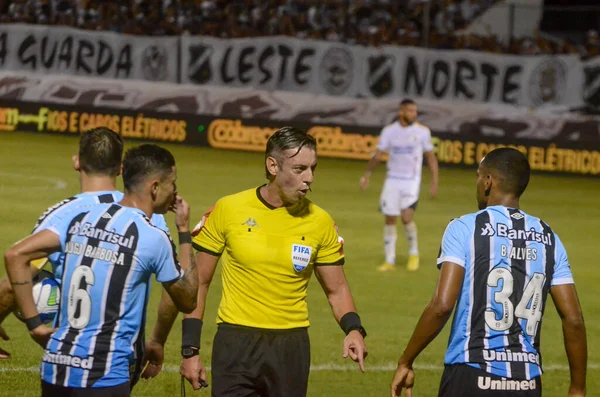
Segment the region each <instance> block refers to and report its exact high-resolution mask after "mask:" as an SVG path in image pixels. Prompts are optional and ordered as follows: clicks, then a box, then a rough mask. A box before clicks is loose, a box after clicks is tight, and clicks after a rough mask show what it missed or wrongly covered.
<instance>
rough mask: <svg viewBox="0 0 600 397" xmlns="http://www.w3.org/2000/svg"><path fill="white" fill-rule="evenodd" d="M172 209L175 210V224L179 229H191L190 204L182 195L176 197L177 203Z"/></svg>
mask: <svg viewBox="0 0 600 397" xmlns="http://www.w3.org/2000/svg"><path fill="white" fill-rule="evenodd" d="M172 211H173V212H175V225H176V226H177V229H178V230H180V231H181V229H185V230H186V231H188V230H189V229H190V205H189V204H188V203H187V201H185V200H184V199H183V198H182V197H181V196H176V197H175V203H174V204H173V206H172Z"/></svg>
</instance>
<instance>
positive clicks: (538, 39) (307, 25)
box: [0, 0, 600, 57]
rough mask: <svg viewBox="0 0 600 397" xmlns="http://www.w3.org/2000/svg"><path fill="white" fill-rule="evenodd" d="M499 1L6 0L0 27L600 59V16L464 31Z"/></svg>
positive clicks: (1, 8) (0, 3)
mask: <svg viewBox="0 0 600 397" xmlns="http://www.w3.org/2000/svg"><path fill="white" fill-rule="evenodd" d="M495 3H496V1H495V0H431V1H427V0H122V1H120V2H117V1H109V0H0V22H2V23H10V22H13V23H18V22H19V23H31V24H43V25H51V24H56V25H64V26H71V27H77V28H81V29H88V30H107V31H113V32H118V33H127V34H136V35H152V36H162V35H179V34H190V35H206V36H215V37H220V38H244V37H256V36H269V35H285V36H290V37H297V38H299V39H315V40H327V41H336V42H343V43H348V44H359V45H366V46H381V45H386V44H391V45H405V46H424V45H426V46H428V47H430V48H436V49H469V50H479V51H487V52H493V53H511V54H523V55H538V54H579V55H581V56H583V57H591V56H596V55H600V39H599V37H598V28H599V26H598V25H597V24H598V23H600V17H598V18H596V19H595V21H596V25H594V26H593V28H592V29H590V30H589V31H588V32H587V34H586V35H585V36H583V37H581V36H580V37H579V39H578V40H573V38H572V37H561V36H560V35H558V36H556V35H549V34H542V33H539V32H538V33H536V34H535V35H534V37H521V38H518V39H513V40H504V41H502V40H500V39H499V38H498V37H496V36H495V35H493V34H491V33H490V34H488V35H475V34H463V33H461V29H463V28H465V27H467V26H468V25H469V24H470V23H471V22H472V21H473V20H475V19H476V18H477V17H478V16H480V15H481V14H482V13H484V12H485V11H486V10H487V9H488V8H489V7H491V6H493V5H494V4H495ZM599 8H600V7H599ZM595 12H596V13H598V10H596V11H595ZM592 25H593V22H592ZM575 41H578V42H577V43H576V44H577V45H575V44H574V43H573V42H575Z"/></svg>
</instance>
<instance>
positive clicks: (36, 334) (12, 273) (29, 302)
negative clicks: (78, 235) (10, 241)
mask: <svg viewBox="0 0 600 397" xmlns="http://www.w3.org/2000/svg"><path fill="white" fill-rule="evenodd" d="M59 249H60V238H59V236H58V235H57V234H55V233H53V232H51V231H49V230H44V231H42V232H39V233H36V234H34V235H32V236H29V237H27V238H26V239H24V240H22V241H20V242H18V243H17V244H15V245H14V246H13V247H11V248H10V249H9V250H8V251H6V252H5V253H4V263H5V266H6V273H7V275H8V279H9V280H10V285H11V287H12V289H13V291H14V295H15V299H16V302H17V305H18V306H19V308H20V309H21V313H22V315H23V318H24V319H25V324H26V325H27V328H28V329H29V334H30V335H31V337H32V338H33V339H34V340H35V341H36V342H37V343H39V344H40V346H42V347H45V346H46V343H47V342H48V339H49V338H50V335H51V334H52V332H53V330H52V329H51V328H49V327H46V326H44V325H43V324H42V321H41V320H40V318H39V313H38V311H37V308H36V306H35V302H34V300H33V290H32V288H33V282H32V275H31V268H30V266H29V262H30V261H32V260H34V259H39V258H44V257H46V256H48V255H49V254H51V253H53V252H56V251H58V250H59Z"/></svg>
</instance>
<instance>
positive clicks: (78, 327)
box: [41, 204, 183, 388]
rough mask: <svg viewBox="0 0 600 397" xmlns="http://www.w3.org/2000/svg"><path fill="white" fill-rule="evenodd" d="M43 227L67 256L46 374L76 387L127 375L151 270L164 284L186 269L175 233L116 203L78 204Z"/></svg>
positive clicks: (51, 379) (116, 380)
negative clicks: (177, 253) (178, 254)
mask: <svg viewBox="0 0 600 397" xmlns="http://www.w3.org/2000/svg"><path fill="white" fill-rule="evenodd" d="M45 229H47V230H49V231H51V232H53V233H55V234H57V235H58V236H59V237H60V244H61V251H62V252H63V253H64V254H65V259H64V270H63V272H62V275H61V279H62V280H61V300H60V304H61V305H60V315H59V319H58V328H57V330H56V332H55V333H54V334H53V335H52V337H51V339H50V341H49V342H48V345H47V347H46V351H45V352H44V356H43V358H42V366H41V375H42V379H43V380H44V381H46V382H48V383H51V384H55V385H59V386H65V387H76V388H90V387H91V388H99V387H109V386H116V385H119V384H122V383H125V382H129V367H130V365H131V364H132V363H133V361H134V351H133V343H134V341H135V340H136V338H137V336H138V334H139V333H140V328H141V325H142V323H143V318H144V314H145V310H146V304H147V296H148V294H147V291H148V288H149V283H150V280H151V276H152V274H156V279H157V280H158V281H159V282H161V283H165V282H170V281H174V280H177V279H179V278H181V277H182V275H183V273H182V269H181V267H180V265H179V262H178V260H177V255H176V251H175V247H174V245H173V242H172V241H171V238H170V237H169V235H168V233H166V232H165V231H163V230H160V229H158V228H157V227H155V226H153V225H152V223H151V222H150V219H148V218H147V217H146V215H145V214H144V213H143V212H142V211H140V210H138V209H134V208H129V207H122V206H120V205H118V204H98V205H95V206H89V207H79V208H77V209H75V210H73V211H71V212H69V213H68V214H65V215H64V216H63V217H61V218H60V219H58V220H56V221H54V222H53V223H52V224H50V225H47V226H46V227H45Z"/></svg>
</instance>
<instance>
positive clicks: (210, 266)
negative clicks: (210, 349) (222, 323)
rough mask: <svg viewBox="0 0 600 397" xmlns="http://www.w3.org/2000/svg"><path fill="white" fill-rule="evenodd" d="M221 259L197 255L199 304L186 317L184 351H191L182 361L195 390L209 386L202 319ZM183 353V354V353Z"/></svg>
mask: <svg viewBox="0 0 600 397" xmlns="http://www.w3.org/2000/svg"><path fill="white" fill-rule="evenodd" d="M218 262H219V257H218V256H215V255H211V254H209V253H206V252H198V253H197V254H196V267H197V268H198V302H197V304H196V309H195V310H194V311H193V312H192V313H190V314H186V315H184V320H183V321H184V330H183V338H182V339H183V340H182V350H186V349H189V354H186V355H184V358H183V359H182V360H181V368H180V373H181V375H182V376H183V377H185V378H186V379H187V380H188V381H189V382H190V384H191V385H192V388H193V389H194V390H199V389H200V388H202V387H206V386H208V384H207V383H206V368H205V367H204V364H203V363H202V360H201V359H200V354H199V353H200V352H199V350H200V334H201V332H202V319H203V318H204V309H205V308H206V296H207V295H208V288H209V287H210V283H211V282H212V279H213V276H214V274H215V269H216V268H217V263H218ZM182 353H183V352H182ZM186 356H187V357H186Z"/></svg>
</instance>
